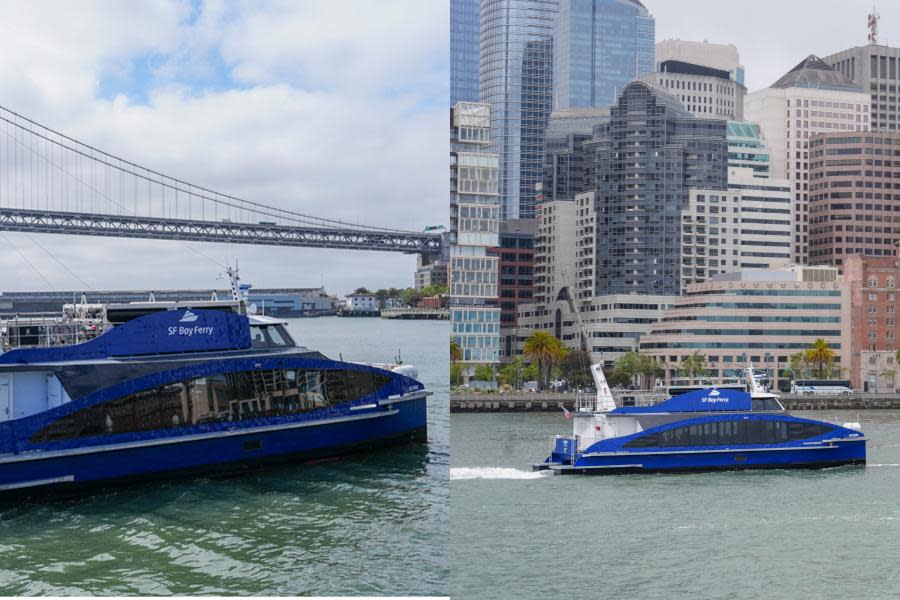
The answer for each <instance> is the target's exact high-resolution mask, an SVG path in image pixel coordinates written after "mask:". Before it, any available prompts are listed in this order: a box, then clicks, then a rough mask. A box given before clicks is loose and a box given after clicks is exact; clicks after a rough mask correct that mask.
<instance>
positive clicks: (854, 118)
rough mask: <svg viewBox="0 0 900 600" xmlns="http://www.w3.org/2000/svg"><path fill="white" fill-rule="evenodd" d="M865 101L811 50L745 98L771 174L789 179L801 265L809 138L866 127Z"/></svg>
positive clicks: (795, 256) (805, 248)
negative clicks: (767, 152) (766, 147)
mask: <svg viewBox="0 0 900 600" xmlns="http://www.w3.org/2000/svg"><path fill="white" fill-rule="evenodd" d="M869 105H870V98H869V94H868V93H866V92H864V91H863V90H862V89H861V88H860V87H859V86H858V85H857V84H855V83H854V82H853V81H852V80H850V79H849V78H848V77H846V76H845V75H844V74H842V73H841V72H839V71H836V70H835V69H833V68H832V67H830V66H829V65H828V64H826V63H825V62H823V61H822V60H821V59H820V58H818V57H817V56H814V55H810V56H808V57H806V58H805V59H803V60H802V61H801V62H800V63H799V64H797V65H796V66H795V67H794V68H793V69H791V70H790V71H788V72H787V73H786V74H785V75H784V76H783V77H781V78H780V79H779V80H778V81H776V82H775V83H773V84H772V85H771V86H770V87H768V88H765V89H762V90H758V91H755V92H753V93H751V94H748V95H747V97H746V98H745V101H744V117H745V119H747V120H748V121H751V122H754V123H759V126H760V128H761V130H762V135H763V136H764V137H765V139H766V142H767V143H768V145H769V148H770V149H771V157H772V159H771V162H770V172H771V174H772V176H773V177H776V178H779V179H788V180H789V181H790V185H791V191H792V193H793V195H794V201H793V202H792V203H791V211H792V212H791V222H792V223H793V227H794V232H793V242H792V249H791V258H792V260H793V261H794V262H796V263H800V264H805V263H806V262H807V261H808V255H809V208H808V207H809V147H808V144H809V140H810V138H811V137H812V136H813V135H815V134H817V133H826V132H831V131H836V132H844V133H847V132H851V131H867V130H868V129H869Z"/></svg>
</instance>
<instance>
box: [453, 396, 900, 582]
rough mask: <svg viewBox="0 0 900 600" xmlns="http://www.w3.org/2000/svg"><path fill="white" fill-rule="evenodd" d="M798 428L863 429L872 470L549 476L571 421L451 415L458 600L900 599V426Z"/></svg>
mask: <svg viewBox="0 0 900 600" xmlns="http://www.w3.org/2000/svg"><path fill="white" fill-rule="evenodd" d="M794 414H796V415H798V416H804V417H809V418H813V419H823V420H830V421H833V422H837V423H842V422H847V421H856V420H857V419H858V420H859V421H860V422H861V424H862V430H863V432H864V433H865V434H866V436H867V438H868V439H869V442H868V465H867V466H866V467H837V468H831V469H823V470H815V471H804V470H772V471H744V472H724V473H699V474H677V475H675V474H666V475H608V476H594V477H590V476H574V475H573V476H554V475H552V474H549V473H547V472H543V473H535V472H532V471H531V469H530V464H531V463H534V462H541V461H542V460H543V459H544V458H545V457H546V456H547V454H548V450H549V440H550V437H551V435H552V434H555V433H569V434H570V433H571V423H572V422H571V421H567V420H565V418H564V417H563V414H562V412H560V413H559V414H555V413H549V414H533V413H531V414H524V413H520V414H454V415H452V416H451V430H452V434H451V439H452V445H453V456H452V468H451V494H452V499H453V502H452V508H451V520H452V524H453V526H452V533H451V550H450V555H451V564H452V567H453V573H452V581H453V587H452V591H453V595H454V597H457V598H467V599H493V598H497V599H506V598H510V599H523V600H524V599H530V598H535V599H537V598H576V597H577V598H597V599H605V598H609V599H610V600H627V599H640V600H651V599H665V600H676V599H682V598H684V599H691V600H701V599H720V598H721V599H723V600H724V599H728V600H740V599H760V598H764V599H768V598H772V599H776V598H777V599H797V600H800V599H802V600H811V599H817V598H822V599H825V598H846V597H857V598H866V599H868V600H872V599H882V598H883V599H888V598H898V597H900V411H880V410H879V411H864V412H860V413H859V414H857V413H855V412H853V413H851V412H846V411H844V412H841V411H828V412H816V411H810V412H800V411H798V412H796V413H794Z"/></svg>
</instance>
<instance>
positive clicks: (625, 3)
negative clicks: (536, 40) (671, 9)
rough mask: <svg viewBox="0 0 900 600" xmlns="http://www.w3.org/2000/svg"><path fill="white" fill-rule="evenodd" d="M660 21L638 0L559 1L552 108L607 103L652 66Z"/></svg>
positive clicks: (609, 103)
mask: <svg viewBox="0 0 900 600" xmlns="http://www.w3.org/2000/svg"><path fill="white" fill-rule="evenodd" d="M655 40H656V23H655V21H654V19H653V16H652V15H651V14H650V12H649V11H648V10H647V8H646V7H645V6H644V5H643V4H642V3H641V2H640V1H639V0H559V17H558V18H557V19H556V27H555V29H554V33H553V110H565V109H569V108H591V107H607V106H610V105H611V104H614V103H615V101H616V99H617V98H618V96H619V94H620V93H621V91H622V90H623V89H624V88H625V85H627V84H628V82H630V81H632V80H633V79H636V78H637V77H640V76H641V75H644V74H646V73H650V72H652V71H653V68H654V62H655V51H654V42H655Z"/></svg>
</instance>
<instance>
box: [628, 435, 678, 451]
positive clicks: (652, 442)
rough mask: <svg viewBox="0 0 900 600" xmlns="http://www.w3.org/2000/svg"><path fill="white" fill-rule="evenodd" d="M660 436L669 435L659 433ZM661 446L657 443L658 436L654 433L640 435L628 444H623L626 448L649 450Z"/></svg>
mask: <svg viewBox="0 0 900 600" xmlns="http://www.w3.org/2000/svg"><path fill="white" fill-rule="evenodd" d="M661 433H662V434H666V433H669V432H668V431H663V432H661ZM659 445H661V444H660V442H659V435H658V434H656V433H648V434H647V435H642V436H640V437H636V438H634V439H633V440H631V441H630V442H627V443H626V444H625V447H626V448H650V447H655V446H659Z"/></svg>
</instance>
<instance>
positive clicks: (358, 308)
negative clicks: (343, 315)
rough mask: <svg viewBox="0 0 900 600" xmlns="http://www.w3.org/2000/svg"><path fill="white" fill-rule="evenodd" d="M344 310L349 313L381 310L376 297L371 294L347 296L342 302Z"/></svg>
mask: <svg viewBox="0 0 900 600" xmlns="http://www.w3.org/2000/svg"><path fill="white" fill-rule="evenodd" d="M344 310H347V311H350V312H375V311H379V310H381V304H380V303H379V302H378V296H376V295H375V294H371V293H355V292H354V293H352V294H347V298H346V300H345V302H344Z"/></svg>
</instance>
